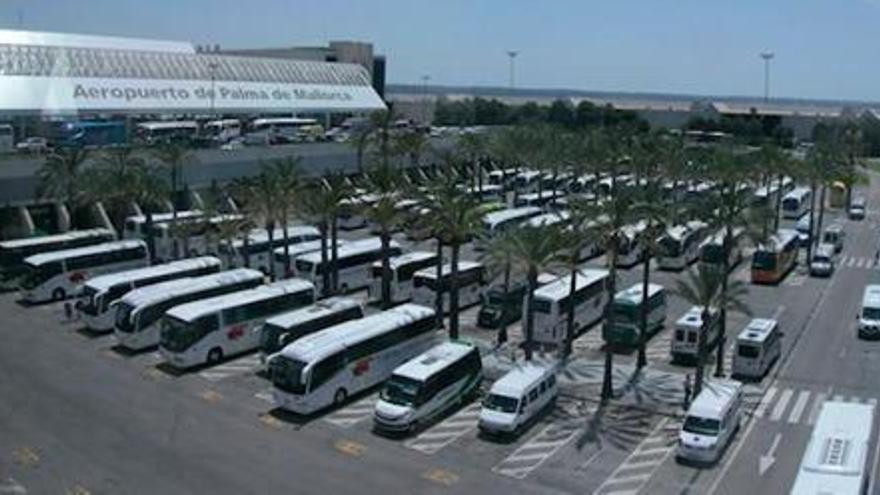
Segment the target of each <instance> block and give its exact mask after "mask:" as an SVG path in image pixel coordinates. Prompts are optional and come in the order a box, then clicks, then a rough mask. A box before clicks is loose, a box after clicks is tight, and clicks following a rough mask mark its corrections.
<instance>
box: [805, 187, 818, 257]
mask: <svg viewBox="0 0 880 495" xmlns="http://www.w3.org/2000/svg"><path fill="white" fill-rule="evenodd" d="M815 213H816V181H815V180H813V181H811V182H810V237H809V242H808V243H807V263H809V262H810V260H811V259H813V244H814V243H815V241H816V236H815V235H814V232H813V226H814V225H815V224H814V223H813V222H814V220H815Z"/></svg>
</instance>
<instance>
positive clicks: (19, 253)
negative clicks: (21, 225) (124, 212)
mask: <svg viewBox="0 0 880 495" xmlns="http://www.w3.org/2000/svg"><path fill="white" fill-rule="evenodd" d="M114 240H116V234H115V233H114V232H113V231H112V230H110V229H88V230H71V231H70V232H65V233H63V234H54V235H44V236H39V237H25V238H23V239H10V240H8V241H3V242H0V280H13V279H15V278H16V277H18V276H19V275H21V274H22V270H23V268H24V259H25V258H27V257H28V256H33V255H35V254H41V253H48V252H51V251H59V250H61V249H73V248H78V247H85V246H93V245H95V244H101V243H104V242H110V241H114Z"/></svg>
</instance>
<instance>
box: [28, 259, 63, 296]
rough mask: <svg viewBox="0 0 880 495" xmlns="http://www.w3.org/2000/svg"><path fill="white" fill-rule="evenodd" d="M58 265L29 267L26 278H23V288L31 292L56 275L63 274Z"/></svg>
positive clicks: (49, 264) (47, 264)
mask: <svg viewBox="0 0 880 495" xmlns="http://www.w3.org/2000/svg"><path fill="white" fill-rule="evenodd" d="M58 268H60V266H59V265H58V264H57V263H46V264H43V265H27V269H26V271H25V274H24V276H23V277H22V278H21V287H22V288H23V289H26V290H31V289H34V288H36V287H38V286H39V285H41V284H42V283H44V282H46V281H47V280H49V279H50V278H52V277H54V276H55V275H57V274H59V273H61V270H60V269H58Z"/></svg>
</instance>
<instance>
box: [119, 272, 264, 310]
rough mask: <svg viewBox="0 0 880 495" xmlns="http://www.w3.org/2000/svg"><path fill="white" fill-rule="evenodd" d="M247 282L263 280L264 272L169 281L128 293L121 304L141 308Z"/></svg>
mask: <svg viewBox="0 0 880 495" xmlns="http://www.w3.org/2000/svg"><path fill="white" fill-rule="evenodd" d="M247 280H263V274H262V272H259V271H257V270H251V269H250V268H237V269H235V270H227V271H225V272H220V273H212V274H211V275H203V276H201V277H187V278H181V279H177V280H169V281H167V282H161V283H158V284H154V285H148V286H146V287H140V288H137V289H135V290H133V291H130V292H128V293H127V294H125V296H123V297H122V299H121V302H122V303H123V304H128V305H129V306H134V307H140V306H143V305H145V304H152V303H155V302H159V301H166V300H168V299H171V298H173V297H177V296H179V295H182V294H189V293H192V292H197V291H200V290H204V289H210V288H213V287H218V286H222V285H227V284H233V283H238V282H244V281H247Z"/></svg>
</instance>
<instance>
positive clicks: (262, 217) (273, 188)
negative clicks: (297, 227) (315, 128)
mask: <svg viewBox="0 0 880 495" xmlns="http://www.w3.org/2000/svg"><path fill="white" fill-rule="evenodd" d="M237 182H238V189H239V191H240V192H241V193H243V195H244V198H243V199H244V201H245V212H246V214H247V215H249V216H251V218H253V219H254V223H262V225H263V228H264V229H265V230H266V236H267V237H268V240H269V242H268V244H267V247H266V249H268V250H269V253H268V259H269V260H271V259H272V245H273V244H274V240H275V226H276V225H277V224H278V218H279V211H278V205H279V198H278V197H279V196H280V189H279V187H278V186H279V185H278V183H277V182H276V180H275V178H274V174H272V170H271V168H269V167H267V166H266V165H263V166H262V168H261V170H260V173H259V174H257V175H255V176H253V177H245V178H240V179H238V180H237ZM245 249H247V248H245ZM264 268H266V270H267V272H268V275H269V278H270V280H275V273H274V270H271V269H269V268H271V267H264Z"/></svg>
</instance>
